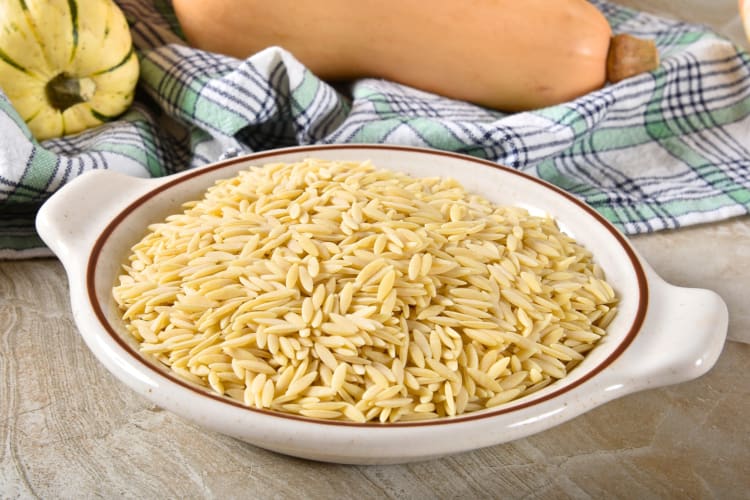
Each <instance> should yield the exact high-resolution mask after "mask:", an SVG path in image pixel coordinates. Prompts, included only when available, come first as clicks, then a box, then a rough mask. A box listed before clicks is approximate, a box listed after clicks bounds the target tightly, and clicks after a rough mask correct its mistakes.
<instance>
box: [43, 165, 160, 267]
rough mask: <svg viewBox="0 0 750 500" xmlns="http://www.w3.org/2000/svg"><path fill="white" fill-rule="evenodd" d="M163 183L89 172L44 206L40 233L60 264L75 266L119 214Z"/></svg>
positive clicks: (109, 172) (106, 171)
mask: <svg viewBox="0 0 750 500" xmlns="http://www.w3.org/2000/svg"><path fill="white" fill-rule="evenodd" d="M161 182H163V178H159V179H149V178H140V177H133V176H129V175H125V174H121V173H119V172H115V171H113V170H91V171H88V172H86V173H84V174H82V175H80V176H79V177H76V178H75V179H73V180H72V181H71V182H69V183H68V184H66V185H65V186H63V187H62V188H60V189H59V190H58V191H57V192H56V193H55V194H53V195H52V196H51V197H50V198H49V199H48V200H47V201H46V202H44V204H42V206H41V208H40V209H39V212H38V213H37V216H36V230H37V232H38V233H39V236H40V237H41V238H42V241H44V243H45V244H46V245H47V246H48V247H49V248H50V249H51V250H52V251H53V252H54V254H55V255H57V257H58V258H59V259H60V260H62V261H63V262H65V263H66V264H67V263H74V262H76V261H77V260H79V259H84V258H85V257H86V256H87V250H88V249H89V248H90V247H91V244H93V242H94V241H95V240H96V238H97V237H98V236H99V234H100V233H101V232H102V230H103V229H104V228H105V227H106V225H107V224H108V223H109V222H110V221H111V220H112V218H113V217H114V216H115V214H117V213H119V212H120V211H121V210H122V209H123V208H125V207H126V206H127V205H128V204H130V203H131V202H132V201H133V200H134V199H135V197H137V196H138V195H140V194H145V193H146V192H147V191H149V190H151V189H153V188H154V187H155V186H156V185H158V184H160V183H161Z"/></svg>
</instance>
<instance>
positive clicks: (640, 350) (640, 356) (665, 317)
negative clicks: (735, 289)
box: [604, 272, 729, 395]
mask: <svg viewBox="0 0 750 500" xmlns="http://www.w3.org/2000/svg"><path fill="white" fill-rule="evenodd" d="M649 274H650V275H651V276H650V279H649V289H650V290H649V294H650V298H649V305H648V312H647V314H646V319H645V322H644V325H643V327H642V328H641V331H640V333H639V334H638V335H637V336H636V338H635V339H634V340H633V344H632V345H631V346H630V347H629V348H628V349H626V351H625V352H624V353H623V354H622V355H621V356H620V358H619V359H618V360H617V361H616V362H615V364H614V365H613V366H612V368H613V370H612V372H610V375H611V377H608V379H609V380H608V381H607V387H605V388H604V390H605V391H608V392H615V393H617V392H620V391H624V392H626V393H631V392H636V391H639V390H643V389H648V388H654V387H661V386H666V385H671V384H678V383H681V382H686V381H688V380H693V379H696V378H698V377H700V376H702V375H704V374H705V373H706V372H708V371H709V370H710V369H711V368H712V367H713V366H714V364H715V363H716V361H717V360H718V358H719V355H720V354H721V351H722V349H723V347H724V343H725V341H726V337H727V330H728V327H729V313H728V310H727V306H726V304H725V303H724V301H723V300H722V298H721V297H720V296H719V295H718V294H717V293H716V292H713V291H711V290H705V289H700V288H684V287H678V286H674V285H671V284H669V283H667V282H665V281H664V280H662V279H661V278H660V277H659V276H657V275H656V273H654V272H650V273H649ZM620 395H622V394H620Z"/></svg>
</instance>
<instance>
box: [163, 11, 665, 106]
mask: <svg viewBox="0 0 750 500" xmlns="http://www.w3.org/2000/svg"><path fill="white" fill-rule="evenodd" d="M173 6H174V9H175V13H176V15H177V18H178V20H179V22H180V24H181V27H182V30H183V32H184V34H185V36H186V38H187V40H188V42H189V43H190V44H191V45H193V46H195V47H198V48H201V49H204V50H208V51H213V52H219V53H224V54H227V55H231V56H235V57H239V58H245V57H247V56H250V55H251V54H253V53H255V52H257V51H259V50H261V49H264V48H266V47H269V46H281V47H284V48H285V49H287V50H289V51H290V52H291V53H292V54H294V55H295V57H297V58H298V59H299V60H300V61H301V62H302V63H303V64H305V65H306V66H307V67H308V68H310V70H311V71H313V72H314V73H315V74H316V75H318V76H319V77H321V78H323V79H326V80H348V79H353V78H358V77H375V78H385V79H388V80H392V81H396V82H400V83H403V84H406V85H410V86H413V87H416V88H420V89H423V90H426V91H429V92H433V93H436V94H440V95H443V96H446V97H450V98H454V99H461V100H466V101H470V102H473V103H476V104H479V105H482V106H486V107H490V108H496V109H500V110H505V111H521V110H528V109H536V108H540V107H544V106H549V105H554V104H558V103H561V102H565V101H569V100H571V99H574V98H576V97H579V96H581V95H583V94H586V93H588V92H591V91H593V90H596V89H599V88H601V87H602V86H603V85H605V83H606V81H607V80H608V72H609V74H610V75H611V78H610V81H613V80H616V79H622V78H627V77H628V76H632V75H633V74H636V73H640V72H643V71H648V70H651V69H654V68H655V67H656V66H657V65H658V54H657V51H656V47H655V45H654V44H653V42H649V41H645V40H639V39H636V38H633V37H625V39H624V40H623V38H622V37H619V36H618V37H614V38H613V36H612V31H611V29H610V26H609V24H608V22H607V20H606V18H605V17H604V16H603V15H602V14H601V13H600V12H599V11H598V10H597V9H596V7H594V6H593V5H591V4H590V3H589V2H587V1H586V0H522V1H518V0H463V1H456V0H432V1H430V2H425V1H424V0H379V1H375V0H359V1H357V2H351V1H350V0H320V1H317V2H298V1H296V0H277V1H274V2H268V1H266V0H212V1H211V2H206V1H205V0H173ZM623 41H624V43H623ZM608 59H609V60H608Z"/></svg>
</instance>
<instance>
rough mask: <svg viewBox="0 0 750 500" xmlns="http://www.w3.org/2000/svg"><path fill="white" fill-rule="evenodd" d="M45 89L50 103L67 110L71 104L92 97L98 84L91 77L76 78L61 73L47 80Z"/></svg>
mask: <svg viewBox="0 0 750 500" xmlns="http://www.w3.org/2000/svg"><path fill="white" fill-rule="evenodd" d="M44 90H45V92H46V94H47V101H48V102H49V103H50V105H51V106H52V107H54V108H55V109H57V110H58V111H65V110H66V109H68V108H69V107H71V106H74V105H76V104H79V103H82V102H86V101H88V100H89V99H91V97H92V96H93V95H94V92H95V90H96V84H95V83H94V81H93V80H91V79H90V78H76V77H74V76H70V75H68V74H67V73H60V74H59V75H57V76H56V77H54V78H53V79H52V80H50V81H49V82H47V85H46V87H45V89H44Z"/></svg>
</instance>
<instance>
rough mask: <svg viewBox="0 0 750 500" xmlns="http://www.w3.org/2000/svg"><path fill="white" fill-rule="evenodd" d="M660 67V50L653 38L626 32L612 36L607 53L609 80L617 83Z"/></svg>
mask: <svg viewBox="0 0 750 500" xmlns="http://www.w3.org/2000/svg"><path fill="white" fill-rule="evenodd" d="M658 67H659V51H658V50H657V48H656V44H655V43H654V41H653V40H643V39H641V38H636V37H634V36H632V35H628V34H626V33H621V34H618V35H615V36H613V37H612V39H611V41H610V44H609V53H608V54H607V81H608V82H610V83H617V82H619V81H620V80H624V79H625V78H630V77H631V76H635V75H638V74H640V73H645V72H646V71H653V70H655V69H656V68H658Z"/></svg>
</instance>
